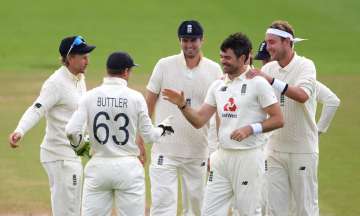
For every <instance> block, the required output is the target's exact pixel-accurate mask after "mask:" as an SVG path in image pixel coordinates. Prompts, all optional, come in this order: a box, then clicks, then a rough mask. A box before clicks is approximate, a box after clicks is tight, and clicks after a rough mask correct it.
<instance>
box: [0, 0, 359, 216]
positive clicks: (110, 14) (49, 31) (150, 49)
mask: <svg viewBox="0 0 360 216" xmlns="http://www.w3.org/2000/svg"><path fill="white" fill-rule="evenodd" d="M359 9H360V1H357V0H343V1H339V0H328V1H325V0H313V1H310V0H303V1H294V0H283V1H279V0H275V1H256V0H254V1H235V0H233V1H226V0H225V1H204V0H199V1H190V0H183V1H162V0H154V1H136V0H133V1H130V0H124V1H122V0H118V1H115V0H111V1H110V0H109V1H107V0H104V1H82V0H80V1H68V0H64V1H45V0H36V1H35V0H29V1H21V0H12V1H9V0H2V1H1V4H0V24H1V25H0V104H1V106H0V120H1V124H0V138H1V140H2V144H1V145H0V182H1V184H0V215H1V214H4V215H6V214H10V213H18V214H20V215H21V214H23V215H29V214H32V215H34V214H35V215H36V214H39V213H48V212H49V209H50V202H49V189H48V183H47V177H46V174H45V172H44V171H43V169H42V167H41V165H40V163H39V144H40V142H41V140H42V136H43V134H44V129H43V128H44V121H42V122H41V123H40V124H38V125H37V126H36V127H35V128H33V129H32V130H31V131H30V132H29V133H28V134H27V135H26V137H25V138H24V140H23V141H22V143H21V145H22V146H21V148H19V149H17V150H12V149H10V148H9V147H8V143H7V136H8V134H9V133H10V132H11V131H12V130H13V129H14V128H15V127H16V124H17V121H18V120H19V118H20V117H21V115H22V113H23V112H24V111H25V109H26V108H27V106H29V105H30V104H31V103H32V101H33V100H34V99H35V98H36V96H37V94H38V92H39V89H40V87H41V84H42V82H43V81H44V80H45V79H46V78H47V77H48V76H49V75H50V74H51V73H52V72H53V71H54V70H55V69H56V68H57V67H58V66H59V62H60V61H59V54H58V46H59V42H60V40H61V39H62V38H63V37H65V36H68V35H78V34H79V35H82V36H84V37H85V39H86V40H87V42H88V43H89V44H94V45H96V46H97V48H96V50H95V51H94V52H93V53H92V54H91V63H90V65H89V67H88V72H87V82H88V86H89V87H90V88H91V87H94V86H95V85H97V84H99V83H101V79H102V77H103V74H104V67H105V60H106V58H107V56H108V54H109V53H111V52H112V51H115V50H126V51H128V52H129V53H130V54H131V55H132V56H133V57H134V59H135V61H136V62H137V63H139V64H141V67H139V68H137V69H136V70H135V72H134V73H133V76H132V78H131V80H130V86H132V87H134V88H136V89H138V90H144V88H145V85H146V82H147V80H148V78H149V75H150V72H151V71H152V68H153V66H154V65H155V63H156V61H157V60H158V59H159V58H161V57H163V56H167V55H171V54H174V53H177V52H179V51H180V48H179V45H178V39H177V35H176V31H177V27H178V25H179V23H180V22H181V21H182V20H184V19H197V20H199V21H200V22H201V23H202V24H203V26H204V29H205V43H204V46H203V51H204V53H205V55H206V56H207V57H209V58H211V59H214V60H215V61H218V59H219V45H220V43H221V42H222V40H223V39H224V38H225V37H226V36H227V35H229V34H230V33H233V32H236V31H242V32H244V33H246V34H247V35H248V36H249V37H250V38H251V40H252V41H253V47H254V49H256V48H257V46H258V43H259V42H260V41H261V40H262V39H263V37H264V31H265V29H266V28H267V26H269V25H270V23H271V22H272V21H273V20H276V19H284V20H288V21H289V22H290V23H291V24H292V25H293V27H294V28H295V34H296V35H297V36H299V37H303V38H308V39H309V40H308V41H306V42H303V43H299V44H298V45H296V50H297V52H298V54H300V55H305V56H307V57H309V58H311V59H312V60H314V62H315V64H316V66H317V70H318V78H319V80H321V81H323V82H324V83H325V84H327V85H328V86H329V87H330V88H331V89H332V90H334V91H335V92H336V93H337V95H338V96H339V97H340V99H341V100H342V104H341V107H340V109H339V111H338V113H337V115H336V117H335V120H334V121H333V124H332V126H331V128H330V130H329V132H328V133H327V134H324V135H322V136H321V138H320V167H319V183H320V189H319V191H320V209H321V215H329V216H332V215H341V216H342V215H349V216H352V215H354V216H355V215H360V209H359V208H358V205H359V203H360V172H359V167H360V162H359V161H360V160H359V159H360V156H359V155H360V147H359V144H360V143H359V141H358V138H357V137H358V136H357V133H358V132H359V131H360V118H359V108H358V107H359V106H360V102H359V98H360V87H359V85H358V83H360V75H359V73H358V72H359V69H358V68H359V66H360V63H359V60H360V59H359V55H358V52H359V51H358V50H359V48H360V46H359V45H358V44H359V43H358V39H359V38H360V37H359V36H360V25H359V23H358V22H359V20H360V13H359V12H358V11H359ZM148 198H149V196H148ZM148 203H149V199H148Z"/></svg>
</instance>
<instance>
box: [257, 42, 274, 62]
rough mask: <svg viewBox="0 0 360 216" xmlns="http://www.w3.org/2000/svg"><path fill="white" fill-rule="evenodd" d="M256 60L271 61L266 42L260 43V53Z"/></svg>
mask: <svg viewBox="0 0 360 216" xmlns="http://www.w3.org/2000/svg"><path fill="white" fill-rule="evenodd" d="M255 59H256V60H268V59H270V54H269V52H268V51H267V50H266V42H265V41H263V42H261V43H260V45H259V49H258V52H257V54H256V56H255Z"/></svg>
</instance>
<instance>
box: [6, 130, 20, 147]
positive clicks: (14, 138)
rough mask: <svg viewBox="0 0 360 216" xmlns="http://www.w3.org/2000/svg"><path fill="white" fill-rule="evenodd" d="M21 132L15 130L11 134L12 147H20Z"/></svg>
mask: <svg viewBox="0 0 360 216" xmlns="http://www.w3.org/2000/svg"><path fill="white" fill-rule="evenodd" d="M21 137H22V135H21V133H19V132H13V133H11V134H10V135H9V144H10V147H11V148H17V147H19V143H18V142H19V141H20V140H21Z"/></svg>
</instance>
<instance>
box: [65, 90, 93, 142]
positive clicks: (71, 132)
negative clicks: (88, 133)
mask: <svg viewBox="0 0 360 216" xmlns="http://www.w3.org/2000/svg"><path fill="white" fill-rule="evenodd" d="M87 116H88V113H87V106H86V97H85V96H84V97H82V98H81V100H80V102H79V106H78V109H77V110H76V111H75V112H74V113H73V115H72V116H71V118H70V120H69V122H68V123H67V125H66V127H65V133H66V136H67V137H68V138H69V140H70V143H71V145H73V146H74V145H75V146H77V145H79V144H80V142H81V141H82V138H83V137H84V132H85V131H84V129H85V125H86V121H87ZM74 143H76V144H74Z"/></svg>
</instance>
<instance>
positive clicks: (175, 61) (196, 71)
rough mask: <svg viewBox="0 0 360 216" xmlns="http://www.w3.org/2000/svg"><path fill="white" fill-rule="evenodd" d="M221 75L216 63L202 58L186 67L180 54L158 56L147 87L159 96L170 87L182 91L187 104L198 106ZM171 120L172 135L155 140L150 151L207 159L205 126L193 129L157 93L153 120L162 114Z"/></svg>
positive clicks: (174, 107) (177, 111)
mask: <svg viewBox="0 0 360 216" xmlns="http://www.w3.org/2000/svg"><path fill="white" fill-rule="evenodd" d="M221 75H222V71H221V68H220V66H219V65H218V64H217V63H215V62H213V61H211V60H209V59H207V58H205V57H202V58H201V60H200V62H199V64H198V66H197V67H195V68H193V69H189V68H188V67H187V65H186V61H185V57H184V54H183V53H180V54H178V55H173V56H169V57H166V58H163V59H160V60H159V62H158V63H157V64H156V66H155V68H154V71H153V73H152V75H151V78H150V80H149V83H148V85H147V89H148V90H149V91H151V92H153V93H155V94H158V95H160V93H161V90H162V89H165V88H171V89H174V90H178V91H184V95H185V97H186V99H187V103H188V105H190V106H191V107H193V108H195V109H196V108H199V107H200V105H201V104H202V103H203V102H204V99H205V96H206V92H207V90H208V88H209V86H210V85H211V83H212V82H214V81H215V80H216V79H218V78H219V77H220V76H221ZM169 115H173V116H174V118H173V119H172V122H173V127H174V130H175V134H174V135H173V136H167V137H164V139H161V140H159V141H158V142H155V143H154V145H153V147H152V152H154V153H156V154H165V155H169V156H177V157H184V158H207V157H208V148H207V129H208V127H203V128H201V129H195V128H194V127H193V126H192V125H191V124H190V123H189V122H188V121H187V120H186V119H185V117H184V116H183V115H182V113H181V112H180V110H179V109H178V108H177V106H174V105H173V104H171V103H170V102H168V101H166V100H164V99H163V97H162V96H161V95H160V96H159V98H158V100H157V102H156V105H155V116H154V117H155V122H156V123H159V122H160V121H162V119H164V118H165V117H166V116H169Z"/></svg>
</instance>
